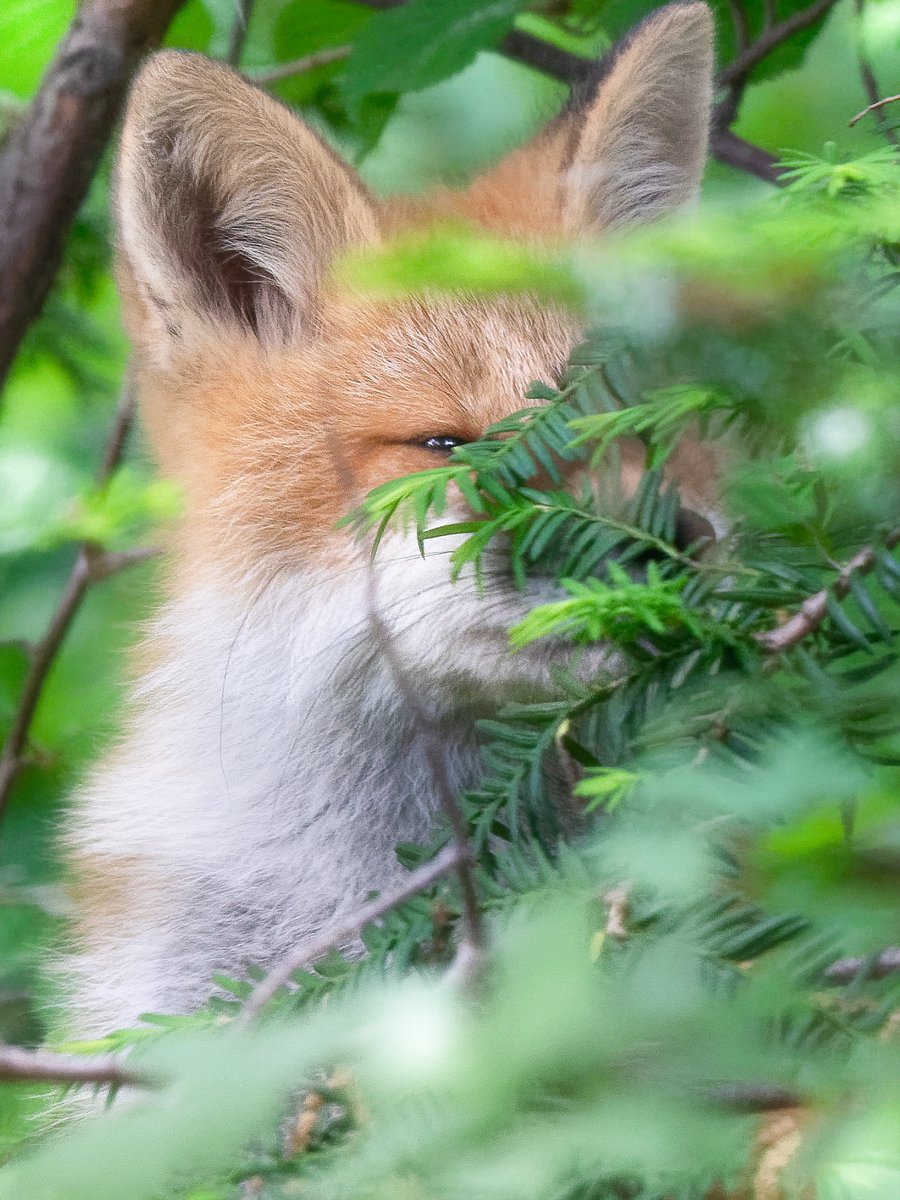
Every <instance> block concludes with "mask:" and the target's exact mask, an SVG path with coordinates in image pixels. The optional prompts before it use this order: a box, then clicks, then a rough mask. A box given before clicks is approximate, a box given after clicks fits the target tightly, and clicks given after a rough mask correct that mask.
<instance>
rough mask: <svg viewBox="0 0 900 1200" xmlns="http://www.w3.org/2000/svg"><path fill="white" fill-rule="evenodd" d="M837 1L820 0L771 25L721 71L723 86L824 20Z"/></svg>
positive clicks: (745, 74)
mask: <svg viewBox="0 0 900 1200" xmlns="http://www.w3.org/2000/svg"><path fill="white" fill-rule="evenodd" d="M836 3H837V0H816V3H815V4H811V5H810V6H809V8H801V9H800V11H799V12H795V13H793V14H792V15H791V16H789V17H785V19H784V20H783V21H779V22H778V23H777V24H775V25H769V26H768V28H766V29H764V30H763V32H762V33H761V34H760V35H759V37H758V38H756V39H755V40H754V41H753V42H751V43H750V45H749V46H748V47H747V48H746V50H744V51H742V52H741V53H740V54H738V55H737V56H736V57H735V59H734V61H733V62H730V63H729V64H728V66H727V67H723V69H722V70H721V71H720V72H719V79H718V82H719V86H720V87H727V86H728V85H729V84H734V83H737V82H739V81H741V80H743V79H745V78H746V77H747V76H748V75H749V74H750V72H751V71H752V70H753V68H754V67H758V66H759V64H760V63H761V62H762V61H763V59H764V58H766V57H768V55H770V54H771V53H772V51H773V50H777V49H778V47H779V46H780V45H781V44H782V43H783V42H786V41H787V40H788V38H790V37H793V35H794V34H795V33H799V32H800V30H801V29H808V28H809V27H810V25H815V23H816V21H820V20H821V19H822V17H824V16H825V15H826V14H827V13H828V12H829V11H830V10H831V9H832V8H834V6H835V4H836Z"/></svg>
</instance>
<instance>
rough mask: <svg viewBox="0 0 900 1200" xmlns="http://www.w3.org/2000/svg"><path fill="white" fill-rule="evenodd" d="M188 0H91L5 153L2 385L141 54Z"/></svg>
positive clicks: (0, 177) (0, 187)
mask: <svg viewBox="0 0 900 1200" xmlns="http://www.w3.org/2000/svg"><path fill="white" fill-rule="evenodd" d="M183 3H184V0H83V3H82V4H81V5H80V6H79V8H78V12H77V14H76V16H75V19H74V21H73V22H72V25H71V27H70V29H69V31H68V33H67V34H66V36H65V37H64V38H63V40H62V42H61V43H60V45H59V48H58V49H57V52H56V56H55V57H54V59H53V61H52V62H51V64H50V66H49V68H48V69H47V73H46V75H45V76H44V79H43V81H42V83H41V86H40V88H39V89H38V93H37V95H36V96H35V98H34V100H33V102H32V104H31V107H30V108H29V109H28V110H27V112H26V113H25V115H24V117H23V118H22V119H21V120H20V121H19V122H18V124H17V125H16V127H15V128H14V130H13V131H12V133H11V135H10V137H9V140H8V142H7V144H6V146H5V148H4V150H3V153H2V156H0V386H2V384H3V381H4V380H5V378H6V375H7V373H8V371H9V368H10V365H11V364H12V360H13V358H14V356H15V353H16V351H17V349H18V347H19V343H20V342H21V340H22V337H23V335H24V333H25V330H26V329H27V328H28V326H29V324H30V323H31V321H33V320H34V318H35V317H36V316H37V314H38V312H39V311H40V308H41V305H42V304H43V302H44V299H45V297H46V295H47V292H48V291H49V290H50V285H51V283H52V282H53V278H54V276H55V274H56V271H57V268H58V267H59V262H60V258H61V256H62V249H63V245H64V242H65V238H66V234H67V233H68V231H69V227H70V225H71V223H72V219H73V218H74V216H75V213H76V212H77V211H78V207H79V205H80V204H81V202H82V200H83V199H84V196H85V193H86V192H87V189H88V186H89V185H90V182H91V179H92V178H93V175H94V172H95V170H96V168H97V164H98V163H99V161H100V157H101V155H102V153H103V149H104V147H105V146H106V143H107V141H108V140H109V137H110V134H111V132H112V129H113V126H114V124H115V122H116V119H117V118H118V115H119V113H120V111H121V109H122V105H123V103H124V100H125V96H126V93H127V91H128V85H129V83H130V82H131V78H132V76H133V75H134V73H135V70H136V69H137V67H138V65H139V63H140V61H141V59H142V58H143V56H144V55H145V54H146V53H147V51H148V50H152V49H153V48H154V47H155V46H158V45H159V43H160V42H161V40H162V38H163V35H164V34H165V31H166V29H167V27H168V25H169V23H170V22H171V20H172V18H173V17H174V15H175V13H176V12H177V11H178V9H179V8H180V7H181V6H182V4H183Z"/></svg>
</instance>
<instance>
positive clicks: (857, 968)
mask: <svg viewBox="0 0 900 1200" xmlns="http://www.w3.org/2000/svg"><path fill="white" fill-rule="evenodd" d="M895 971H900V946H890V947H888V949H887V950H883V951H882V952H881V954H878V955H876V956H875V957H869V958H839V959H838V960H837V962H834V963H832V964H831V966H830V967H828V969H827V970H826V972H825V978H826V979H827V980H828V982H829V983H833V984H836V985H841V984H845V983H852V982H853V980H854V979H856V978H857V977H858V976H860V975H862V976H863V977H864V978H865V979H886V978H887V977H888V975H893V974H894V972H895Z"/></svg>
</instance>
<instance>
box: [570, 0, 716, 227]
mask: <svg viewBox="0 0 900 1200" xmlns="http://www.w3.org/2000/svg"><path fill="white" fill-rule="evenodd" d="M713 34H714V26H713V20H712V14H711V13H710V10H709V8H708V7H707V5H706V4H704V3H699V2H696V0H695V2H693V3H686V4H670V5H668V6H667V7H666V8H662V9H659V10H658V11H657V12H655V13H653V14H652V15H651V16H649V17H648V18H647V19H646V20H645V21H643V22H642V24H641V25H639V26H638V27H637V29H636V30H635V31H634V33H632V34H631V35H630V36H629V37H628V38H627V39H626V40H625V42H624V43H623V44H622V45H621V47H619V48H618V49H617V50H615V51H614V53H613V58H612V62H611V63H610V65H609V66H608V68H607V69H606V70H605V72H604V74H603V76H602V77H601V79H600V82H599V85H595V92H594V97H593V100H592V101H590V102H589V104H588V105H587V106H586V107H584V108H581V109H580V112H581V118H580V129H579V131H578V132H577V133H576V140H575V149H574V154H573V156H572V159H571V164H570V167H569V169H568V172H567V177H566V201H565V207H566V213H565V216H566V224H567V226H568V227H569V228H571V229H579V228H580V229H584V228H588V229H606V228H609V227H614V226H620V225H627V224H632V223H635V222H641V221H648V220H653V219H654V218H656V217H660V216H662V215H664V214H665V213H667V212H669V211H671V210H672V209H673V208H676V207H677V206H678V205H681V204H684V203H685V202H687V201H690V200H692V199H694V198H695V197H696V196H697V194H698V192H699V188H700V180H701V178H702V175H703V166H704V163H705V161H706V153H707V142H708V139H709V121H710V111H711V106H712V81H713ZM576 111H577V110H576ZM576 119H577V118H576Z"/></svg>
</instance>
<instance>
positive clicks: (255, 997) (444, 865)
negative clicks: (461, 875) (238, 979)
mask: <svg viewBox="0 0 900 1200" xmlns="http://www.w3.org/2000/svg"><path fill="white" fill-rule="evenodd" d="M459 864H460V853H459V850H458V848H457V847H456V846H455V845H452V846H447V847H446V848H445V849H444V850H442V851H441V853H440V854H438V856H437V857H436V858H434V859H432V861H431V862H429V863H425V865H424V866H421V867H418V868H417V869H416V870H415V871H411V872H410V874H409V876H408V877H407V878H406V879H405V880H404V881H403V883H402V884H400V886H399V887H398V888H396V889H395V890H394V891H393V892H388V893H386V894H384V895H381V896H378V897H376V899H374V900H372V901H371V902H370V903H369V904H364V905H362V906H361V907H360V908H358V909H357V910H356V912H355V913H353V914H351V916H349V917H347V918H345V919H344V920H342V921H338V922H337V923H336V924H334V925H332V926H331V928H329V929H326V930H325V932H324V933H322V934H320V936H319V937H317V938H315V939H314V940H313V941H312V942H306V943H304V944H303V945H302V946H299V947H298V948H297V949H296V950H295V951H293V952H292V953H291V954H288V955H286V956H285V957H284V958H283V959H282V960H281V962H279V963H276V964H275V966H274V967H273V968H272V969H271V971H269V973H268V974H267V975H266V976H265V978H264V979H262V980H260V982H259V983H258V984H257V985H256V987H255V988H254V989H253V992H252V993H251V995H250V998H249V999H248V1000H247V1003H246V1004H245V1005H244V1007H243V1010H242V1012H241V1020H242V1022H244V1023H246V1022H247V1021H250V1020H252V1019H253V1017H255V1016H256V1015H257V1014H258V1013H259V1011H260V1009H261V1008H263V1006H264V1005H265V1004H266V1003H268V1001H269V1000H271V998H272V997H273V996H274V995H275V993H276V992H277V991H278V989H279V988H281V987H284V985H285V984H286V983H289V982H290V978H291V976H292V975H293V974H294V973H295V972H297V971H301V970H303V969H304V968H308V967H311V966H313V965H314V964H315V963H317V962H318V961H319V960H320V959H322V958H324V957H325V956H326V955H327V954H330V953H331V951H332V950H337V949H339V948H340V947H341V946H343V945H345V944H346V943H347V942H349V941H351V940H352V939H353V938H356V937H359V935H360V934H361V933H362V931H363V930H364V929H365V928H366V926H367V925H371V924H372V922H373V921H378V920H380V918H381V917H383V916H385V914H386V913H389V912H390V911H391V910H392V909H394V908H397V906H398V905H400V904H404V903H405V902H406V901H407V900H411V899H412V898H413V896H417V895H418V894H419V892H421V891H424V889H425V888H427V887H430V886H431V885H432V884H433V883H437V881H438V880H439V879H442V878H443V877H444V876H445V875H449V874H450V873H451V872H452V871H457V870H458V869H459Z"/></svg>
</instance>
